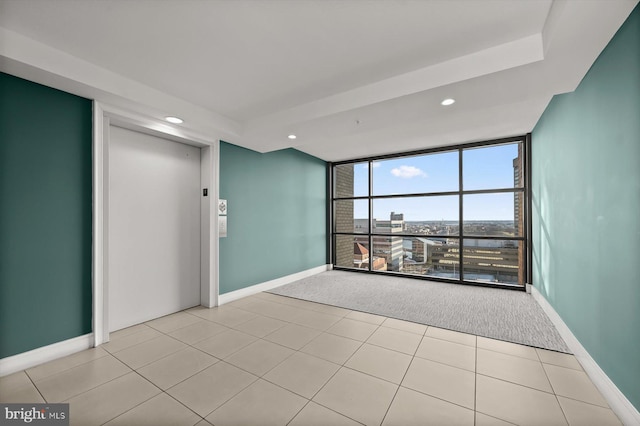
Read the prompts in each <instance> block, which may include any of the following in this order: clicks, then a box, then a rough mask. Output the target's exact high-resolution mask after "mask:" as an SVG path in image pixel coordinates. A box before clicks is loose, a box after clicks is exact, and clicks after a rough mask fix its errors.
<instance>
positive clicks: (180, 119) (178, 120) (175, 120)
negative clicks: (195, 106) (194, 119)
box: [164, 116, 184, 124]
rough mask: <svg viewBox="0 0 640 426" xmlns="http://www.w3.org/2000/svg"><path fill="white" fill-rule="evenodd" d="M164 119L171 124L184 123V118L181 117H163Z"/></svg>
mask: <svg viewBox="0 0 640 426" xmlns="http://www.w3.org/2000/svg"><path fill="white" fill-rule="evenodd" d="M164 119H165V120H167V121H168V122H169V123H173V124H182V123H184V120H183V119H182V118H178V117H172V116H169V117H165V118H164Z"/></svg>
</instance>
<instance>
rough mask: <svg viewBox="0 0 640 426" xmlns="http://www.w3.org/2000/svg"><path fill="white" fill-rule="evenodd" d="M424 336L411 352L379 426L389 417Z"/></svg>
mask: <svg viewBox="0 0 640 426" xmlns="http://www.w3.org/2000/svg"><path fill="white" fill-rule="evenodd" d="M428 329H429V326H427V328H426V329H425V330H424V333H425V334H426V332H427V330H428ZM425 334H423V335H422V337H421V338H420V342H419V343H418V345H417V346H416V349H415V351H413V355H412V356H411V361H409V365H407V369H406V370H405V371H404V374H403V375H402V379H400V383H398V387H397V388H396V392H395V393H394V394H393V398H391V402H390V403H389V406H388V407H387V410H386V411H385V412H384V416H382V421H381V422H380V424H383V423H384V421H385V419H386V418H387V416H388V415H389V410H391V406H392V405H393V402H394V401H395V400H396V397H397V396H398V392H400V388H401V387H402V383H403V382H404V379H405V378H406V377H407V373H409V369H410V368H411V365H412V364H413V360H414V359H416V354H417V353H418V349H420V345H421V344H422V341H423V340H424V337H425Z"/></svg>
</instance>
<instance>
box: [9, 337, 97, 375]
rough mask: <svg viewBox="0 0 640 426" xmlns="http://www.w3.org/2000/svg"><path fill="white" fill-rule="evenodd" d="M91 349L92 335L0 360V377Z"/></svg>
mask: <svg viewBox="0 0 640 426" xmlns="http://www.w3.org/2000/svg"><path fill="white" fill-rule="evenodd" d="M91 347H93V333H90V334H85V335H84V336H78V337H74V338H73V339H69V340H63V341H62V342H58V343H53V344H51V345H47V346H43V347H41V348H37V349H33V350H31V351H29V352H23V353H21V354H17V355H13V356H9V357H6V358H2V359H0V377H2V376H6V375H9V374H12V373H16V372H18V371H22V370H26V369H27V368H31V367H35V366H36V365H40V364H43V363H45V362H49V361H53V360H54V359H58V358H62V357H63V356H67V355H71V354H74V353H76V352H80V351H83V350H85V349H89V348H91Z"/></svg>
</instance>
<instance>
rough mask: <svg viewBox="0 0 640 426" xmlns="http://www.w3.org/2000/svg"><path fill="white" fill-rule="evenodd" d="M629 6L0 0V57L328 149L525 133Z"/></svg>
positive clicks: (343, 151)
mask: <svg viewBox="0 0 640 426" xmlns="http://www.w3.org/2000/svg"><path fill="white" fill-rule="evenodd" d="M636 3H637V0H591V1H578V0H441V1H440V0H415V1H410V0H379V1H374V0H369V1H367V0H308V1H305V0H299V1H295V0H252V1H248V0H220V1H213V0H164V1H152V0H129V1H117V0H101V1H98V0H84V1H76V0H0V27H2V32H0V36H3V38H0V69H2V70H4V71H6V72H10V73H13V74H18V75H21V76H24V77H31V78H32V79H34V80H36V81H39V80H40V82H45V83H49V84H52V85H54V86H57V87H59V88H61V89H64V90H69V91H72V92H74V93H78V94H80V95H83V96H92V97H95V98H98V99H100V100H104V101H106V102H115V103H117V102H118V101H122V102H124V101H125V100H126V101H128V102H129V103H128V104H126V102H125V103H122V102H121V104H122V105H125V104H126V105H127V106H129V107H131V105H134V104H135V105H136V106H137V107H138V109H140V108H142V109H144V110H145V111H146V113H147V114H149V115H150V116H157V117H156V118H160V117H162V116H163V115H165V114H172V115H178V116H181V117H183V118H184V119H185V123H184V124H183V125H182V126H184V127H185V128H186V129H189V128H190V129H192V130H195V131H199V132H201V133H202V132H205V133H206V132H208V131H209V130H210V129H213V128H215V129H217V130H219V131H220V134H221V135H222V137H223V138H224V139H225V140H228V141H229V142H232V143H236V144H238V145H241V146H245V147H247V148H251V149H254V150H257V151H261V152H266V151H271V150H277V149H282V148H287V147H295V148H297V149H300V150H301V151H304V152H307V153H309V154H312V155H315V156H317V157H319V158H322V159H324V160H328V161H336V160H342V159H349V158H355V157H364V156H370V155H376V154H385V153H392V152H402V151H407V150H415V149H422V148H428V147H434V146H441V145H448V144H452V143H461V142H469V141H476V140H484V139H494V138H500V137H505V136H512V135H518V134H523V133H526V132H529V131H531V130H532V129H533V126H534V125H535V123H536V122H537V120H538V118H539V117H540V115H541V113H542V112H543V111H544V108H545V107H546V105H547V104H548V102H549V100H550V99H551V97H552V96H553V95H554V94H557V93H563V92H568V91H572V90H574V89H575V87H576V86H577V85H578V83H579V82H580V80H581V79H582V77H583V76H584V75H585V73H586V72H587V71H588V69H589V67H590V66H591V64H592V63H593V61H594V60H595V59H596V58H597V56H598V54H599V53H600V52H601V51H602V49H603V48H604V47H605V46H606V44H607V43H608V42H609V40H610V39H611V37H612V36H613V35H614V34H615V32H616V30H617V29H618V28H619V27H620V25H621V24H622V23H623V22H624V20H625V18H626V17H627V16H628V14H629V13H630V12H631V10H632V9H633V7H634V6H635V4H636ZM446 97H453V98H455V99H456V101H457V102H456V103H455V104H454V105H452V106H450V107H443V106H441V105H440V101H441V100H442V99H444V98H446ZM290 133H295V134H296V135H297V136H298V138H297V139H296V140H294V141H292V140H289V139H288V138H287V135H288V134H290Z"/></svg>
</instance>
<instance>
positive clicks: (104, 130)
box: [92, 101, 220, 346]
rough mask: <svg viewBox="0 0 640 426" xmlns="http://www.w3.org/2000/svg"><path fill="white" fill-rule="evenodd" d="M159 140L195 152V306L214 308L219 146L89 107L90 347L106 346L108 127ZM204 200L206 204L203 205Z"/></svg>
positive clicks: (125, 113)
mask: <svg viewBox="0 0 640 426" xmlns="http://www.w3.org/2000/svg"><path fill="white" fill-rule="evenodd" d="M112 124H113V125H117V126H118V127H124V128H127V129H130V130H134V131H138V132H142V133H146V134H150V135H154V136H159V137H161V138H164V139H168V140H172V141H175V142H180V143H185V144H187V145H192V146H196V147H199V148H200V149H201V155H200V180H201V187H202V188H207V189H208V196H207V198H204V197H202V198H201V200H202V203H201V215H200V232H201V237H200V238H201V246H200V304H201V305H203V306H206V307H209V308H210V307H213V306H218V293H219V292H218V209H217V200H218V193H219V184H218V166H219V158H220V142H219V140H216V139H210V138H207V137H203V136H200V135H197V134H193V133H191V132H188V131H184V130H182V129H180V128H176V127H172V126H170V125H167V124H166V123H163V122H161V121H159V120H154V119H150V118H147V117H144V116H141V115H138V114H136V113H133V112H130V111H124V110H120V109H118V108H115V107H111V106H109V105H106V104H103V103H101V102H98V101H94V102H93V253H92V288H93V314H92V320H93V323H92V328H93V344H94V346H98V345H101V344H102V343H106V342H108V341H109V317H108V315H109V306H108V301H109V297H108V296H109V276H108V268H107V265H108V255H109V241H108V235H109V232H108V230H109V126H110V125H112ZM206 201H208V203H207V202H206Z"/></svg>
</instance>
